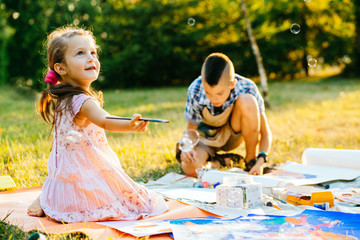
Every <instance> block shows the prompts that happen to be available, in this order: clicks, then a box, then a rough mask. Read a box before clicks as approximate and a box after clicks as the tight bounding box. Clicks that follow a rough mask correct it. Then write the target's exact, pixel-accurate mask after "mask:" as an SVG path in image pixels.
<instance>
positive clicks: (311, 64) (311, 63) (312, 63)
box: [307, 57, 317, 67]
mask: <svg viewBox="0 0 360 240" xmlns="http://www.w3.org/2000/svg"><path fill="white" fill-rule="evenodd" d="M307 61H308V65H309V67H316V64H317V60H316V59H315V58H312V57H308V58H307Z"/></svg>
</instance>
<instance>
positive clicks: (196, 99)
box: [184, 74, 265, 125]
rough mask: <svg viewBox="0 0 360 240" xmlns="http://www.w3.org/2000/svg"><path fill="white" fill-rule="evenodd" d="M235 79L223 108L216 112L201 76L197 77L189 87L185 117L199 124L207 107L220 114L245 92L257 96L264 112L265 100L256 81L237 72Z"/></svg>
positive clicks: (261, 110) (211, 111) (260, 108)
mask: <svg viewBox="0 0 360 240" xmlns="http://www.w3.org/2000/svg"><path fill="white" fill-rule="evenodd" d="M235 79H236V80H237V81H236V84H235V87H234V88H233V89H232V90H231V92H230V96H229V98H228V99H227V100H226V101H225V102H224V104H223V105H222V110H221V111H220V112H216V113H215V111H214V106H213V104H212V103H211V102H210V100H209V99H208V98H207V96H206V94H205V90H204V87H203V85H202V82H201V76H199V77H198V78H197V79H195V80H194V81H193V82H192V83H191V85H190V86H189V89H188V94H187V100H186V106H185V114H184V116H185V119H186V120H187V121H188V122H189V123H191V124H193V125H198V124H199V123H200V122H201V121H202V111H203V109H204V108H205V107H207V108H208V109H209V111H210V113H211V114H212V115H213V116H216V115H219V114H220V113H222V112H223V111H224V110H225V109H227V108H229V107H230V106H231V105H233V104H234V103H235V101H236V99H237V98H238V96H239V95H241V94H245V93H250V94H252V95H254V96H255V98H256V100H257V102H258V104H259V110H260V113H263V112H264V111H265V106H264V100H263V98H262V96H261V95H260V92H259V89H258V88H257V86H256V85H255V83H254V82H253V81H252V80H250V79H248V78H244V77H242V76H240V75H238V74H235Z"/></svg>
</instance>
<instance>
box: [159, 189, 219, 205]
mask: <svg viewBox="0 0 360 240" xmlns="http://www.w3.org/2000/svg"><path fill="white" fill-rule="evenodd" d="M152 191H154V192H157V193H159V194H161V195H163V196H165V197H167V198H170V199H178V200H183V199H184V200H190V201H194V202H202V203H216V193H215V189H214V188H175V189H152Z"/></svg>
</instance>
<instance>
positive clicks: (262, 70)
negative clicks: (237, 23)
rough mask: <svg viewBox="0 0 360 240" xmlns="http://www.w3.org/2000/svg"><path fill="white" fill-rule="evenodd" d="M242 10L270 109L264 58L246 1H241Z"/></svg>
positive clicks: (266, 101) (266, 104)
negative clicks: (254, 34) (255, 35)
mask: <svg viewBox="0 0 360 240" xmlns="http://www.w3.org/2000/svg"><path fill="white" fill-rule="evenodd" d="M241 10H242V11H243V13H244V18H245V21H246V27H247V32H248V37H249V39H250V43H251V48H252V51H253V54H254V56H255V59H256V64H257V66H258V71H259V75H260V81H261V92H262V95H263V98H264V102H265V106H266V107H270V104H269V96H268V84H267V78H266V73H265V68H264V65H263V62H262V57H261V53H260V50H259V47H258V45H257V43H256V39H255V38H254V36H253V32H252V28H251V23H250V20H249V16H248V13H247V9H246V4H245V0H241Z"/></svg>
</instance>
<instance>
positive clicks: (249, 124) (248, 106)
mask: <svg viewBox="0 0 360 240" xmlns="http://www.w3.org/2000/svg"><path fill="white" fill-rule="evenodd" d="M231 127H232V129H233V130H234V131H235V132H237V133H238V132H241V134H242V136H243V137H244V141H245V148H246V155H245V159H244V160H245V161H246V162H249V161H250V160H251V159H254V158H255V157H256V146H257V144H258V142H259V134H260V114H259V107H258V104H257V101H256V99H255V97H254V96H253V95H251V94H243V95H240V96H239V97H238V99H237V100H236V102H235V106H234V109H233V112H232V116H231ZM253 168H254V170H255V169H256V171H258V172H254V170H252V172H254V173H253V174H261V172H260V170H261V169H260V165H259V164H256V166H254V167H253Z"/></svg>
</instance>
